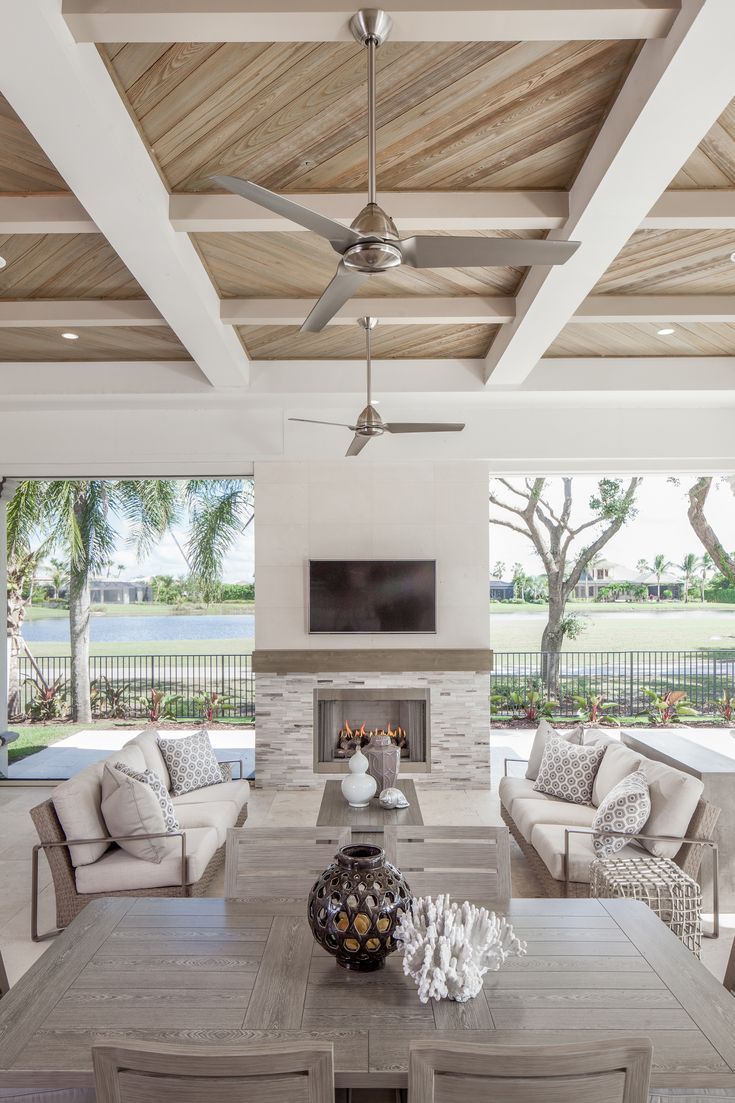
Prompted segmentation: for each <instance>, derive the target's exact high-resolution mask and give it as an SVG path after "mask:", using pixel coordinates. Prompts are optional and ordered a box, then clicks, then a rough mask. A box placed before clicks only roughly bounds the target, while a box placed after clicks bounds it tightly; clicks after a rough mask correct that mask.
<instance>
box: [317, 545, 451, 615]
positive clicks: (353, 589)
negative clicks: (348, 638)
mask: <svg viewBox="0 0 735 1103" xmlns="http://www.w3.org/2000/svg"><path fill="white" fill-rule="evenodd" d="M309 631H310V632H332V633H340V632H376V633H377V632H436V562H435V560H433V559H312V560H310V562H309Z"/></svg>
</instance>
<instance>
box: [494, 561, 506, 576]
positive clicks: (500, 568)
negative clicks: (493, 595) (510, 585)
mask: <svg viewBox="0 0 735 1103" xmlns="http://www.w3.org/2000/svg"><path fill="white" fill-rule="evenodd" d="M504 574H505V563H503V561H502V560H501V559H499V560H498V561H497V563H496V564H495V566H494V567H493V569H492V576H493V578H497V579H498V580H499V581H502V578H503V575H504Z"/></svg>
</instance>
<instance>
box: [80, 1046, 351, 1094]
mask: <svg viewBox="0 0 735 1103" xmlns="http://www.w3.org/2000/svg"><path fill="white" fill-rule="evenodd" d="M92 1061H93V1064H94V1082H95V1090H96V1092H97V1103H264V1101H266V1100H267V1103H334V1058H333V1052H332V1043H331V1042H319V1043H317V1042H296V1043H288V1044H282V1043H271V1044H268V1045H262V1046H252V1047H250V1046H248V1048H247V1049H246V1050H237V1049H234V1048H233V1047H231V1046H180V1045H155V1044H153V1043H148V1042H138V1043H130V1044H129V1045H120V1046H117V1045H96V1046H92Z"/></svg>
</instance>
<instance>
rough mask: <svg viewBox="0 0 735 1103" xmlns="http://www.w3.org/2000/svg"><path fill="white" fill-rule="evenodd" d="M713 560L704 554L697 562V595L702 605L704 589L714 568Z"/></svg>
mask: <svg viewBox="0 0 735 1103" xmlns="http://www.w3.org/2000/svg"><path fill="white" fill-rule="evenodd" d="M714 565H715V564H714V560H713V558H712V556H711V555H710V554H709V552H705V553H704V555H703V556H702V558H701V559H700V560H699V595H700V597H701V599H702V602H703V603H704V588H705V586H706V585H707V580H708V578H709V576H710V575H711V573H712V570H713V568H714Z"/></svg>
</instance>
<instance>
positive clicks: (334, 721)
mask: <svg viewBox="0 0 735 1103" xmlns="http://www.w3.org/2000/svg"><path fill="white" fill-rule="evenodd" d="M377 733H380V734H381V735H382V734H387V735H390V736H391V737H392V738H393V739H394V741H395V742H396V743H397V745H398V746H399V747H400V749H401V769H405V770H406V771H407V772H411V773H424V772H427V771H429V770H430V769H431V753H430V751H431V740H430V734H431V725H430V700H429V690H428V688H396V689H388V688H380V689H366V688H364V687H363V686H360V687H354V688H353V687H350V688H339V689H338V688H335V687H334V686H330V687H329V688H323V689H321V688H320V689H315V690H314V770H315V772H317V773H322V774H329V773H341V772H343V771H344V770H345V767H346V764H347V759H348V758H349V756H350V754H351V753H352V750H353V749H354V747H355V746H356V745H357V744H358V743H360V744H362V745H363V746H364V745H365V744H366V743H367V742H368V741H369V737H370V736H371V735H373V734H377Z"/></svg>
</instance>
